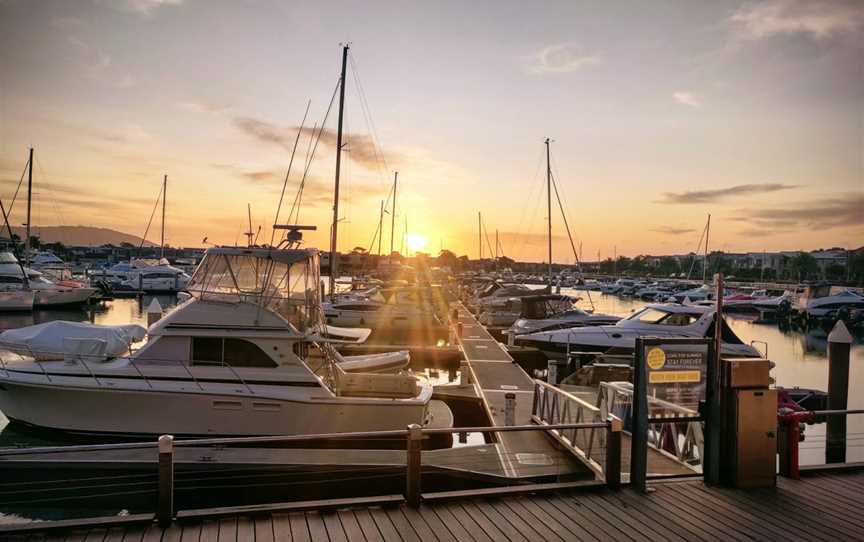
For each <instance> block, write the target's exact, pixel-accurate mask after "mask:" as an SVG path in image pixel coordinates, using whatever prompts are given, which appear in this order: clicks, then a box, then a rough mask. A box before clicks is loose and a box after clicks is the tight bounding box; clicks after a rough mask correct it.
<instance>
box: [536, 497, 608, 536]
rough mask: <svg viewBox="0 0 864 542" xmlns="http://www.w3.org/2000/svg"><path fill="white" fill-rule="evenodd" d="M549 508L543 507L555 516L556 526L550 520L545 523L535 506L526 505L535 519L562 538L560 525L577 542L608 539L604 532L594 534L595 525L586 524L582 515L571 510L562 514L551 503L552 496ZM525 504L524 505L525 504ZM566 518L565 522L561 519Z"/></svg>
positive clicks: (558, 508)
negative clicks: (577, 541) (571, 519)
mask: <svg viewBox="0 0 864 542" xmlns="http://www.w3.org/2000/svg"><path fill="white" fill-rule="evenodd" d="M549 497H550V501H549V506H543V507H542V509H543V510H544V512H548V515H550V516H553V517H554V518H555V520H554V524H550V523H549V520H547V521H543V520H544V517H543V514H537V512H536V508H537V507H535V506H534V505H533V504H532V505H526V506H525V508H526V509H528V511H529V512H531V513H532V514H534V517H536V518H537V521H541V522H543V523H545V524H547V525H550V527H549V528H550V530H552V531H554V532H555V533H556V534H557V535H558V536H561V532H562V531H561V530H559V529H558V528H557V527H556V525H560V526H561V528H562V529H564V530H565V531H567V530H569V531H570V532H571V536H572V537H573V539H575V540H580V541H582V542H594V541H595V540H604V539H606V538H607V537H606V534H605V533H603V532H602V531H597V532H592V531H593V527H594V526H593V524H592V523H591V522H588V523H587V524H586V523H585V520H584V518H583V517H582V515H581V514H579V513H576V512H575V511H573V510H570V514H569V515H568V514H564V515H563V516H562V514H561V508H560V507H558V506H556V505H554V504H552V503H551V498H552V496H551V495H550V496H549ZM523 504H524V503H523ZM562 517H563V518H564V519H563V520H562V519H561V518H562ZM570 517H572V518H573V522H572V523H573V524H575V525H576V527H575V528H574V526H573V525H571V524H570V523H571V522H570Z"/></svg>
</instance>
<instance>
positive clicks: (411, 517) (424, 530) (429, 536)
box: [393, 506, 438, 542]
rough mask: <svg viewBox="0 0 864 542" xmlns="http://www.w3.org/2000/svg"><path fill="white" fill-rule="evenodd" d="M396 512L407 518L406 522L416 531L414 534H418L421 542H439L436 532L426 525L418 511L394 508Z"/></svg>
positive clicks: (405, 507) (402, 507) (409, 508)
mask: <svg viewBox="0 0 864 542" xmlns="http://www.w3.org/2000/svg"><path fill="white" fill-rule="evenodd" d="M393 510H394V511H398V512H399V513H400V514H402V516H403V517H404V518H405V521H407V522H408V525H410V526H411V528H412V529H414V532H415V533H417V536H418V537H419V538H420V540H423V541H424V542H425V541H428V540H438V536H437V535H436V533H435V531H433V530H432V528H431V527H430V526H429V525H428V524H427V523H426V520H425V519H423V517H422V516H421V515H420V514H418V513H417V510H414V509H413V508H411V507H409V506H401V507H399V508H393Z"/></svg>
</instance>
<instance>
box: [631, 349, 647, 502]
mask: <svg viewBox="0 0 864 542" xmlns="http://www.w3.org/2000/svg"><path fill="white" fill-rule="evenodd" d="M647 373H648V371H647V366H646V364H645V338H644V337H637V338H636V347H635V349H634V356H633V407H632V408H633V410H632V418H633V422H632V424H633V426H632V427H633V428H632V430H631V435H632V437H631V439H630V485H631V487H633V489H635V490H636V491H639V492H642V493H646V492H647V491H648V480H647V477H648V382H647V380H648V374H647Z"/></svg>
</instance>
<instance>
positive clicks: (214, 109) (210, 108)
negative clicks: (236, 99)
mask: <svg viewBox="0 0 864 542" xmlns="http://www.w3.org/2000/svg"><path fill="white" fill-rule="evenodd" d="M177 107H179V108H180V109H183V110H184V111H189V112H191V113H201V114H211V115H218V114H220V113H224V112H226V111H228V110H230V109H231V108H230V107H229V106H227V105H218V104H212V103H206V102H199V101H194V100H192V101H188V102H177Z"/></svg>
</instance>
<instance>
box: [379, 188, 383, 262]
mask: <svg viewBox="0 0 864 542" xmlns="http://www.w3.org/2000/svg"><path fill="white" fill-rule="evenodd" d="M383 228H384V200H383V199H382V200H381V212H380V213H378V257H379V258H380V257H381V238H382V237H384V229H383Z"/></svg>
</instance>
